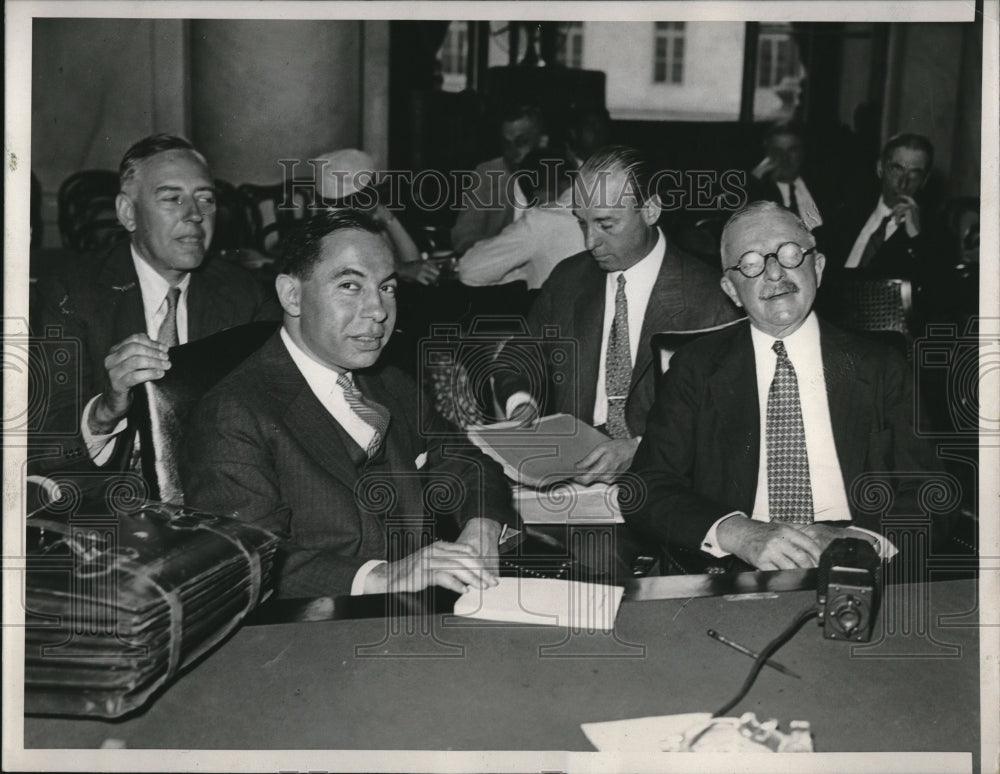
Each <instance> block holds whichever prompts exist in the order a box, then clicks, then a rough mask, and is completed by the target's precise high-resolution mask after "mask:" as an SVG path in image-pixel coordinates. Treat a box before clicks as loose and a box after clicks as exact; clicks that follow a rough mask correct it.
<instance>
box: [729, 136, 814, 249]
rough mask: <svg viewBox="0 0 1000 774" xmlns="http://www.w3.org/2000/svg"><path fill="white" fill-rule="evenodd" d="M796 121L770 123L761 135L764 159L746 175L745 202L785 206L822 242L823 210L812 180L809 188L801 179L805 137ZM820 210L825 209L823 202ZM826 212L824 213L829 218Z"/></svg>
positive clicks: (804, 154) (804, 155)
mask: <svg viewBox="0 0 1000 774" xmlns="http://www.w3.org/2000/svg"><path fill="white" fill-rule="evenodd" d="M803 134H804V133H803V130H802V127H800V126H799V125H798V124H794V123H792V122H789V121H784V122H780V123H777V124H774V125H772V126H771V127H770V128H769V129H768V130H767V132H766V133H765V135H764V153H765V156H764V160H763V161H761V162H760V163H759V164H758V165H757V166H756V167H754V168H753V170H751V172H750V176H749V177H748V178H747V197H748V200H749V201H751V202H752V201H758V200H761V199H766V200H767V201H772V202H777V203H778V204H780V205H782V206H783V207H786V208H788V209H789V210H791V211H792V212H794V213H795V214H796V215H798V216H799V217H800V218H802V222H803V223H805V224H806V228H808V229H809V230H810V231H812V232H813V235H814V236H815V237H816V238H817V239H818V240H820V241H822V237H821V234H820V233H818V231H817V230H818V229H819V230H821V227H822V226H823V213H822V211H821V209H820V206H819V204H818V203H817V201H816V199H817V195H816V191H815V190H813V189H815V187H816V186H815V181H813V189H810V187H809V186H807V185H806V181H805V180H804V179H803V163H804V162H805V157H806V153H805V139H804V137H803ZM823 209H829V207H828V205H825V206H824V207H823ZM829 216H830V213H829V212H827V217H828V218H829Z"/></svg>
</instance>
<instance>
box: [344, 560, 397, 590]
mask: <svg viewBox="0 0 1000 774" xmlns="http://www.w3.org/2000/svg"><path fill="white" fill-rule="evenodd" d="M380 564H388V562H386V561H385V560H384V559H369V560H368V561H367V562H365V563H364V564H363V565H361V566H360V567H359V568H358V571H357V572H356V573H354V580H353V581H351V596H352V597H359V596H361V595H362V594H364V593H365V581H366V580H368V576H369V575H370V574H371V571H372V570H374V569H375V568H376V567H378V566H379V565H380Z"/></svg>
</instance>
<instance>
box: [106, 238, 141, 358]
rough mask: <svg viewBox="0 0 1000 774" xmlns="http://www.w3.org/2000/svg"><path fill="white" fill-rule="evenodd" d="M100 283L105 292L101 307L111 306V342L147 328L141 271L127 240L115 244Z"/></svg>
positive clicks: (109, 317) (108, 307)
mask: <svg viewBox="0 0 1000 774" xmlns="http://www.w3.org/2000/svg"><path fill="white" fill-rule="evenodd" d="M97 287H98V288H99V289H100V293H101V294H102V295H103V299H101V301H99V304H100V307H99V308H103V309H110V310H111V315H110V316H108V317H106V318H105V319H110V320H111V331H110V334H111V335H110V343H112V344H114V343H117V342H119V341H121V340H122V339H124V338H126V337H128V336H131V335H132V334H133V333H138V332H142V333H145V332H146V312H145V310H144V309H143V306H142V290H141V289H140V287H139V275H138V274H136V273H135V264H134V263H132V249H131V245H130V243H129V242H127V241H125V242H122V243H121V244H119V245H118V246H117V247H115V248H114V249H113V250H112V251H111V253H110V255H109V256H108V260H107V261H106V262H105V264H104V267H103V269H102V270H101V274H100V277H99V278H98V281H97Z"/></svg>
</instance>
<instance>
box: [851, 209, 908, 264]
mask: <svg viewBox="0 0 1000 774" xmlns="http://www.w3.org/2000/svg"><path fill="white" fill-rule="evenodd" d="M889 215H892V210H890V209H889V205H888V204H886V203H885V199H883V198H882V197H881V196H880V197H878V204H877V205H875V210H874V211H873V212H872V214H871V215H869V216H868V220H866V221H865V225H864V226H863V227H862V228H861V233H860V234H858V238H857V239H856V240H854V247H852V248H851V252H850V254H849V255H848V256H847V261H845V262H844V268H845V269H856V268H857V267H858V264H859V263H861V256H862V255H864V252H865V248H866V247H867V246H868V240H869V239H871V236H872V234H874V233H875V231H876V229H878V227H879V225H880V224H881V223H882V221H883V220H885V219H886V217H888V216H889ZM897 228H899V225H898V224H897V223H896V221H895V219H894V218H891V219H890V220H889V222H888V223H887V224H886V226H885V238H886V240H888V239H889V238H890V237H891V236H892V235H893V234H895V233H896V229H897Z"/></svg>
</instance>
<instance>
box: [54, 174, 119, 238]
mask: <svg viewBox="0 0 1000 774" xmlns="http://www.w3.org/2000/svg"><path fill="white" fill-rule="evenodd" d="M117 195H118V173H117V172H113V171H111V170H110V169H87V170H83V171H82V172H75V173H74V174H72V175H70V176H69V177H67V178H66V179H65V180H64V181H63V184H62V185H61V186H59V194H58V206H59V236H60V238H61V239H62V244H63V247H66V248H69V249H70V250H74V251H76V252H79V253H85V252H89V251H91V250H98V249H100V248H102V247H108V246H110V245H112V244H114V243H115V242H118V241H119V240H121V239H124V238H126V237H127V236H128V232H127V231H126V230H125V228H124V226H122V225H121V224H120V223H119V222H118V216H117V214H116V213H115V197H116V196H117Z"/></svg>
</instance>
